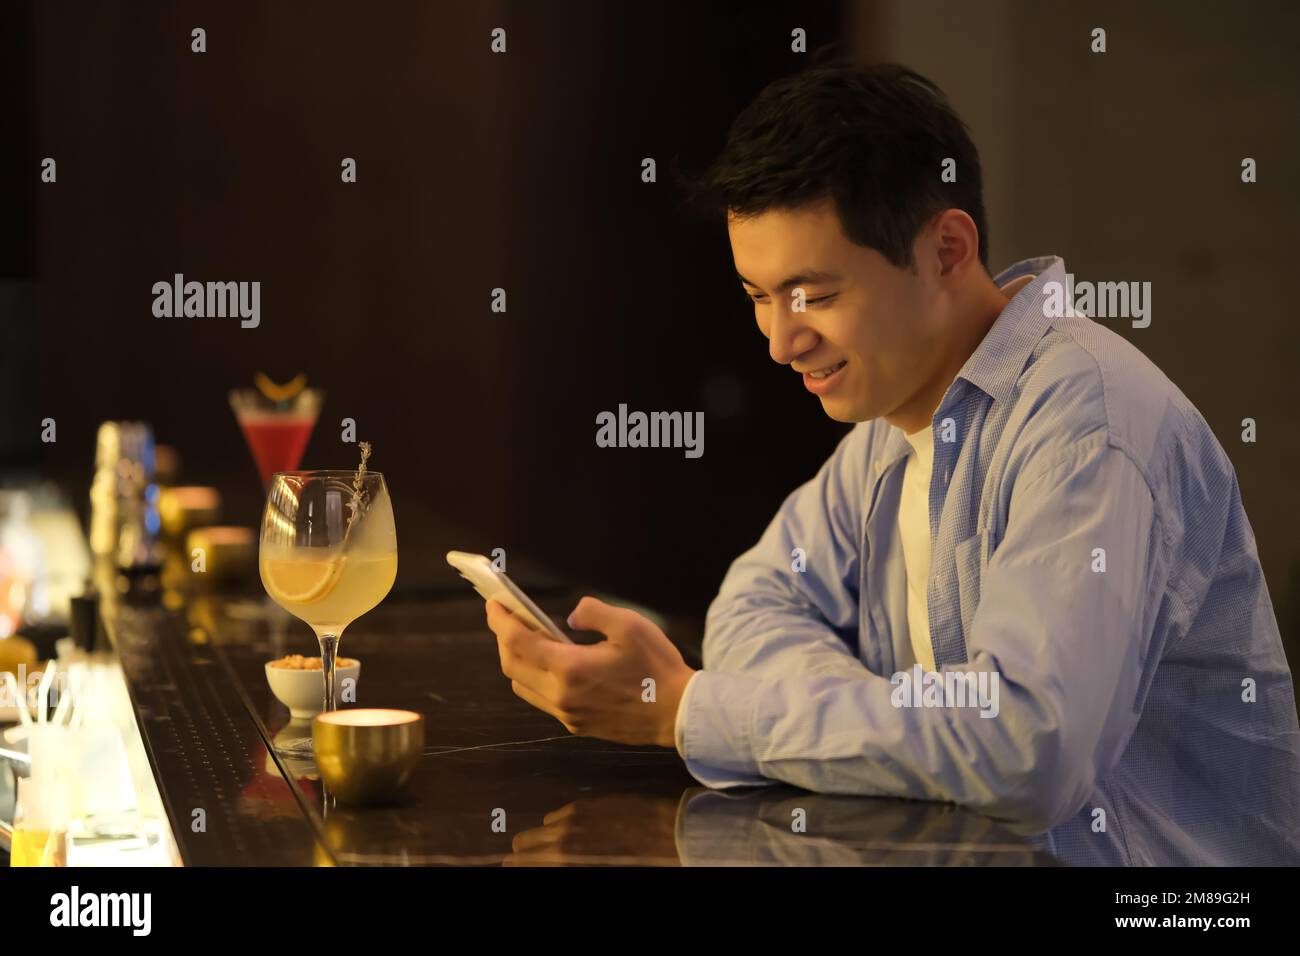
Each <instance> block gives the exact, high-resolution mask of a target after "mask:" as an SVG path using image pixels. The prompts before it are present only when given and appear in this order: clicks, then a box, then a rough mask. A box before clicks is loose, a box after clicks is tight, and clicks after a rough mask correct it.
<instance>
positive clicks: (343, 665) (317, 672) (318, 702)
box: [266, 654, 361, 720]
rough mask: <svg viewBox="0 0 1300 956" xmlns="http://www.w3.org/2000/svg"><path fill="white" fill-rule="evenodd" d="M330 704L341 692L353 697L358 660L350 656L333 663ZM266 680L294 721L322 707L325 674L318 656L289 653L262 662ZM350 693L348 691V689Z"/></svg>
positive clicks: (339, 700) (306, 717) (337, 698)
mask: <svg viewBox="0 0 1300 956" xmlns="http://www.w3.org/2000/svg"><path fill="white" fill-rule="evenodd" d="M335 674H336V677H335V680H334V704H335V706H338V704H339V703H341V702H342V701H343V699H344V695H345V694H347V696H348V697H351V698H353V699H355V692H356V684H357V680H358V679H359V678H360V677H361V662H360V661H359V660H357V659H356V658H354V657H340V658H339V659H338V661H337V663H336V665H335ZM266 682H267V683H268V684H270V685H271V693H272V694H274V695H275V698H276V700H278V701H279V702H280V703H282V704H284V706H286V707H288V708H289V716H290V717H292V718H293V719H294V720H310V719H311V718H312V717H315V716H316V715H317V714H319V713H320V712H321V711H322V710H324V709H325V675H324V672H323V671H322V670H321V659H320V658H319V657H303V656H302V655H301V654H290V655H288V656H287V657H282V658H280V659H279V660H275V661H268V662H267V664H266ZM349 688H351V689H352V693H351V694H348V693H347V692H348V689H349Z"/></svg>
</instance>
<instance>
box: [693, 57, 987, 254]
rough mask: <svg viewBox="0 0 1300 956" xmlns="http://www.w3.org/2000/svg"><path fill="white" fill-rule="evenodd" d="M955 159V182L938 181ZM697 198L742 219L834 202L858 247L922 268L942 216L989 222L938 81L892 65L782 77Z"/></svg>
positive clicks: (974, 170)
mask: <svg viewBox="0 0 1300 956" xmlns="http://www.w3.org/2000/svg"><path fill="white" fill-rule="evenodd" d="M945 159H953V160H955V161H956V169H955V173H956V179H957V181H956V182H952V183H948V182H944V181H943V179H942V173H943V161H944V160H945ZM694 192H695V195H694V199H695V201H696V202H697V203H702V205H703V207H704V208H705V209H707V210H709V212H710V213H712V214H715V215H716V214H722V215H725V214H726V213H727V212H728V211H730V212H734V213H736V214H737V215H740V216H749V215H755V214H758V213H761V212H766V211H768V210H773V209H793V208H796V207H799V206H803V205H805V204H807V203H810V202H815V201H818V200H821V199H825V198H830V199H832V200H834V203H835V209H836V211H837V213H838V214H839V219H840V224H841V226H842V228H843V229H844V233H845V235H846V236H848V238H849V239H850V240H852V241H853V242H855V243H857V244H858V245H861V246H867V247H869V248H871V249H875V250H876V251H877V252H879V253H880V254H881V255H883V256H884V257H885V258H886V259H888V260H889V261H890V262H891V263H892V264H893V265H895V266H897V267H899V268H904V267H907V268H911V269H915V263H914V262H913V261H912V243H913V242H914V241H915V239H916V236H917V233H919V232H920V230H921V228H922V227H923V226H924V225H925V224H926V223H928V222H929V221H930V220H931V219H932V218H933V217H934V216H935V215H936V214H938V213H939V212H942V211H943V210H945V209H954V208H955V209H961V210H964V211H965V212H966V214H967V215H969V216H970V217H971V219H973V220H974V222H975V227H976V228H977V229H978V230H979V258H980V262H982V263H983V264H984V267H985V269H986V270H987V269H988V238H989V233H988V226H987V224H986V223H985V220H984V196H983V189H982V187H981V183H980V161H979V153H978V152H977V151H976V149H975V144H974V143H973V142H972V141H971V138H970V131H969V130H968V129H967V128H966V124H965V123H963V122H962V120H961V118H960V117H959V116H958V115H957V114H956V113H955V112H953V109H952V107H951V106H950V105H949V104H948V101H947V99H946V98H945V97H944V95H943V92H942V91H941V90H940V89H939V88H938V87H937V86H935V84H934V83H932V82H931V81H930V80H928V79H926V78H925V77H923V76H921V75H920V74H919V73H916V72H914V71H912V70H909V69H907V68H906V67H903V66H899V65H897V64H894V63H883V64H877V65H873V66H860V65H852V64H847V63H843V62H840V63H834V64H827V65H824V66H817V67H813V68H812V69H809V70H806V71H805V72H802V73H797V74H795V75H793V76H789V77H785V78H783V79H780V80H777V81H775V82H773V83H771V84H769V85H768V86H767V87H765V88H764V89H763V91H762V92H761V93H759V94H758V97H757V98H756V99H755V100H754V101H753V102H752V103H750V105H749V106H747V107H745V109H744V110H743V111H742V112H741V113H740V115H739V116H737V117H736V120H735V122H734V123H733V124H732V126H731V132H730V134H729V135H728V137H727V144H726V146H725V147H724V149H723V151H722V154H721V155H720V156H719V157H718V158H717V160H716V161H715V162H714V163H713V165H712V166H711V167H710V168H709V170H708V171H707V172H706V173H705V174H704V176H703V178H702V179H701V180H699V181H697V183H696V184H695V189H694Z"/></svg>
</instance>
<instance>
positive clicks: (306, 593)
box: [262, 555, 347, 606]
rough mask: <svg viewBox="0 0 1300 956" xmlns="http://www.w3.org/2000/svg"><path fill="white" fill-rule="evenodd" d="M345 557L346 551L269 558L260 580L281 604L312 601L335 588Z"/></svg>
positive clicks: (341, 572) (264, 564)
mask: <svg viewBox="0 0 1300 956" xmlns="http://www.w3.org/2000/svg"><path fill="white" fill-rule="evenodd" d="M346 560H347V556H346V555H338V556H337V557H333V558H327V559H324V560H312V561H301V560H293V559H284V558H271V559H269V560H267V561H266V562H264V563H263V565H262V583H263V584H264V585H265V586H266V593H268V594H269V595H271V597H272V598H273V599H274V600H275V602H276V603H277V604H279V605H281V606H283V605H286V604H293V605H303V604H314V603H315V602H317V601H319V600H321V599H323V598H324V597H325V596H326V595H328V594H329V593H330V592H331V591H333V590H334V588H335V586H336V585H337V584H338V583H339V578H340V577H342V575H343V562H345V561H346Z"/></svg>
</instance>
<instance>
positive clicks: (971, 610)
mask: <svg viewBox="0 0 1300 956" xmlns="http://www.w3.org/2000/svg"><path fill="white" fill-rule="evenodd" d="M992 542H993V533H992V532H991V531H989V530H988V529H987V528H986V529H985V530H983V531H980V532H978V533H977V534H973V535H971V536H970V537H969V538H965V539H963V540H961V541H958V542H957V546H956V547H955V548H954V549H953V561H954V563H955V564H956V566H957V602H958V604H959V606H960V610H961V629H962V635H963V637H965V636H967V635H969V634H970V626H971V621H972V620H973V619H974V617H975V608H977V607H978V606H979V603H980V585H981V583H982V582H983V580H984V573H985V571H987V570H988V566H989V558H990V557H991V556H992V553H993V547H992Z"/></svg>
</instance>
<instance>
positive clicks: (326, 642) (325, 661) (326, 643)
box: [316, 634, 339, 711]
mask: <svg viewBox="0 0 1300 956" xmlns="http://www.w3.org/2000/svg"><path fill="white" fill-rule="evenodd" d="M316 637H317V639H318V640H319V641H320V670H321V674H322V675H323V676H324V678H325V710H326V711H331V710H336V709H337V707H336V706H335V703H334V661H335V658H336V657H337V655H338V649H339V636H338V635H337V634H317V635H316Z"/></svg>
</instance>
